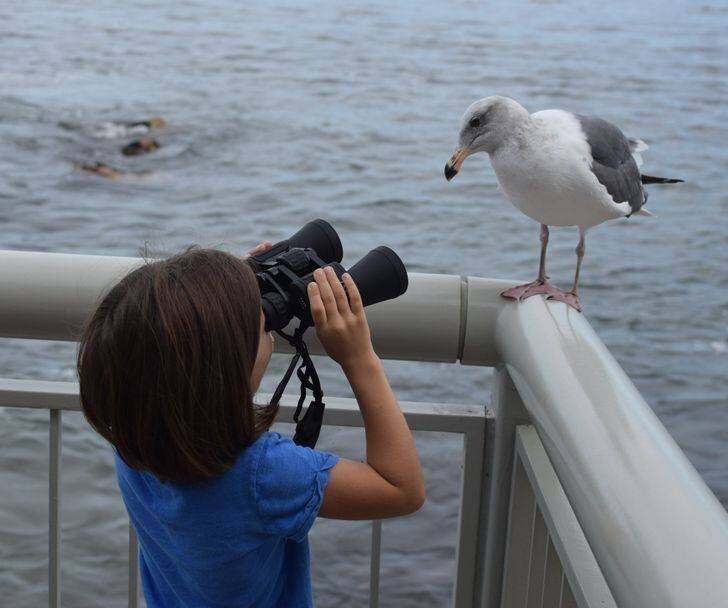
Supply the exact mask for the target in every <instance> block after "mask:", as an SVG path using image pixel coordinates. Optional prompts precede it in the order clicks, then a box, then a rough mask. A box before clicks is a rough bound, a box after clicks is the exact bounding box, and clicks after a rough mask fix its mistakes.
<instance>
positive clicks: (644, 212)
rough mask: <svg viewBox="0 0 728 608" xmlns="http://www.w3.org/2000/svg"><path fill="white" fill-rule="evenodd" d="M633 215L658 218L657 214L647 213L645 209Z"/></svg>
mask: <svg viewBox="0 0 728 608" xmlns="http://www.w3.org/2000/svg"><path fill="white" fill-rule="evenodd" d="M632 215H647V216H649V217H657V215H656V214H654V213H652V211H647V209H645V208H644V207H642V208H641V209H640V210H639V211H635V212H634V213H633V214H632Z"/></svg>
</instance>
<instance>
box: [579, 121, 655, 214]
mask: <svg viewBox="0 0 728 608" xmlns="http://www.w3.org/2000/svg"><path fill="white" fill-rule="evenodd" d="M576 118H577V120H578V121H579V123H580V124H581V128H582V130H583V131H584V135H585V136H586V141H587V143H588V144H589V147H590V148H591V153H592V158H593V159H594V161H593V162H592V167H591V169H592V172H593V173H594V175H596V177H597V179H598V180H599V182H600V183H601V184H602V185H604V187H605V188H606V189H607V192H609V195H610V196H611V197H612V199H613V200H614V202H615V203H623V202H625V201H626V202H628V203H629V206H630V207H631V208H632V213H636V212H637V211H639V210H640V208H641V207H642V205H644V204H645V201H646V200H647V196H646V192H645V190H644V189H643V188H642V182H641V181H640V170H639V167H638V166H637V162H636V161H635V159H634V158H633V156H632V150H631V149H630V148H631V146H630V142H629V140H628V139H627V138H626V137H625V136H624V134H623V133H622V131H620V130H619V129H618V128H617V127H616V126H614V125H613V124H612V123H610V122H607V121H606V120H603V119H601V118H597V117H595V116H581V115H579V114H577V115H576ZM635 147H636V146H635Z"/></svg>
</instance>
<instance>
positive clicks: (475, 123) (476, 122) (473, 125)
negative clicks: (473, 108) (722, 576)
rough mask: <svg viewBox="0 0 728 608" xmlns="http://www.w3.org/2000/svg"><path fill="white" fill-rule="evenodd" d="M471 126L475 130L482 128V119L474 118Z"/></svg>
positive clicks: (471, 120)
mask: <svg viewBox="0 0 728 608" xmlns="http://www.w3.org/2000/svg"><path fill="white" fill-rule="evenodd" d="M470 126H471V127H473V129H477V128H478V127H479V126H480V118H478V117H477V116H473V118H471V119H470Z"/></svg>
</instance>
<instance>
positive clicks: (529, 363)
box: [0, 251, 728, 608]
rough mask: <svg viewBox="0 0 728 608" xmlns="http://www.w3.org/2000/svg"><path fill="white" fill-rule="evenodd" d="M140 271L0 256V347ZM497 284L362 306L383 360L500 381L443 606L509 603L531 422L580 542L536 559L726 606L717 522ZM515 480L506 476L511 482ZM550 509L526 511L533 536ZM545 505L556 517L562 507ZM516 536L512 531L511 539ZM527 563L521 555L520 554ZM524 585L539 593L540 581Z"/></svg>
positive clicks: (718, 514)
mask: <svg viewBox="0 0 728 608" xmlns="http://www.w3.org/2000/svg"><path fill="white" fill-rule="evenodd" d="M140 263H141V260H139V259H135V258H112V257H104V256H85V255H72V254H47V253H35V252H17V251H13V252H7V251H6V252H2V251H0V285H2V291H1V292H0V336H6V337H20V338H43V339H60V340H73V339H75V338H76V337H77V335H78V331H79V329H80V327H81V324H82V322H83V319H84V318H85V317H86V315H87V314H88V313H89V311H90V310H91V308H92V306H93V305H94V303H95V302H96V301H97V300H98V298H99V297H100V296H101V295H102V294H103V293H104V291H105V290H106V289H108V288H110V287H111V286H112V285H113V284H114V283H115V282H116V281H117V280H118V279H119V278H120V277H121V276H123V274H125V273H126V272H128V271H129V270H130V269H132V268H134V267H135V266H136V265H138V264H140ZM510 284H512V283H511V282H506V281H496V280H492V279H481V278H476V277H457V276H446V275H425V274H410V287H409V289H408V291H407V293H406V294H405V295H404V296H402V297H401V298H398V299H397V300H394V301H390V302H385V303H382V304H378V305H375V306H372V307H370V308H369V309H368V317H369V321H370V325H371V328H372V338H373V341H374V346H375V348H376V350H377V352H378V353H379V354H380V356H382V357H385V358H395V359H408V360H413V361H445V362H457V361H459V362H460V363H463V364H466V365H478V366H496V368H497V369H496V375H495V382H494V387H493V395H492V397H491V402H490V408H491V409H492V412H493V420H492V423H489V424H487V425H486V434H485V444H484V445H483V444H482V443H481V444H480V446H479V447H478V448H477V449H479V450H480V451H481V453H482V454H484V462H483V460H481V462H480V463H479V464H477V463H475V461H474V460H472V461H470V460H468V459H467V458H466V459H465V463H464V465H465V471H464V478H468V479H476V478H477V475H480V474H481V473H483V472H484V474H483V475H482V476H481V477H480V478H479V482H478V483H476V484H473V485H469V484H464V485H463V495H462V500H461V522H460V532H459V537H460V538H461V539H465V538H466V537H467V538H473V539H474V540H473V541H472V542H470V541H467V542H465V541H463V542H461V543H460V544H459V546H458V568H457V578H458V580H457V581H456V593H455V595H456V597H455V604H456V605H457V606H470V605H474V606H492V607H496V606H501V605H504V606H505V605H520V604H519V602H518V601H515V600H514V601H513V602H511V601H510V599H509V596H508V595H507V594H506V593H505V588H504V586H503V581H504V578H506V577H507V576H511V575H510V574H509V570H508V569H507V568H504V556H505V553H506V547H507V546H515V545H513V544H512V543H511V541H512V538H511V537H510V536H509V534H508V526H507V522H508V521H509V513H511V518H510V519H511V520H512V521H514V522H515V521H516V519H514V518H515V517H516V515H513V511H512V510H511V508H510V507H511V505H512V504H513V503H512V500H511V487H512V486H513V471H514V468H513V466H514V465H513V463H514V454H517V455H518V458H520V462H521V466H523V467H526V464H525V461H524V460H523V457H524V454H525V453H524V452H515V451H514V450H515V446H516V445H517V444H516V438H517V436H518V435H519V432H518V431H517V427H518V426H520V425H531V426H532V427H533V429H534V432H535V433H536V435H537V436H538V439H539V441H540V442H541V443H542V446H543V450H544V454H545V455H546V460H547V461H548V462H549V466H551V467H552V468H553V471H554V475H553V476H552V478H553V479H557V480H558V484H559V487H560V488H562V489H563V496H564V497H565V500H566V503H567V504H568V510H569V511H570V512H573V520H571V521H572V523H573V522H576V524H578V528H579V529H580V530H581V531H582V532H583V537H584V542H583V543H581V545H580V544H579V543H576V544H575V543H574V542H572V540H573V539H571V538H570V537H567V538H564V537H562V534H561V533H560V532H559V530H560V529H561V528H558V527H554V528H553V529H552V528H549V527H548V526H546V528H547V529H548V533H549V536H548V538H551V539H553V542H552V543H551V544H548V543H547V546H548V547H552V548H553V550H554V551H555V552H556V553H557V554H558V555H559V558H560V560H561V562H562V563H564V560H566V561H567V562H568V561H569V560H568V556H565V555H562V554H561V552H560V550H559V547H561V551H565V552H567V553H570V552H572V551H577V553H578V551H579V549H578V547H579V546H584V544H585V545H586V546H588V547H589V548H590V550H591V551H592V553H593V557H594V563H595V564H596V565H597V566H598V570H599V572H600V574H601V576H602V577H603V579H604V581H605V584H606V587H607V589H608V591H609V592H610V593H611V595H612V597H613V599H614V601H615V602H616V603H617V605H619V606H626V607H631V606H634V607H640V608H643V607H652V606H655V607H658V606H659V607H660V608H662V607H683V606H701V607H710V606H716V607H717V606H721V605H723V602H724V600H725V598H726V597H728V577H725V576H724V569H725V564H726V563H728V516H727V515H726V512H725V510H724V509H723V508H722V506H721V505H720V503H718V501H717V500H716V499H715V497H714V496H713V494H712V493H711V492H710V490H709V489H708V488H707V486H706V485H705V483H704V482H703V480H702V479H701V478H700V476H699V475H698V474H697V472H696V471H695V469H694V468H693V467H692V465H691V464H690V463H689V462H688V460H687V459H686V457H685V456H684V454H683V453H682V452H681V451H680V449H679V448H678V447H677V445H676V444H675V442H674V441H673V440H672V438H671V437H670V436H669V434H668V433H667V432H666V431H665V429H664V427H663V426H662V425H661V424H660V422H659V420H658V419H657V418H656V416H655V415H654V414H653V412H652V410H651V409H650V408H649V406H648V405H647V404H646V403H645V401H644V399H643V398H642V397H641V395H640V394H639V392H638V391H637V389H636V388H635V387H634V385H633V384H632V382H631V381H630V380H629V378H628V377H627V375H626V374H625V373H624V371H623V370H622V369H621V368H620V367H619V365H618V363H617V362H616V361H615V359H614V357H612V355H611V354H610V353H609V351H608V350H607V349H606V347H605V346H604V344H602V342H601V341H600V340H599V338H598V337H597V336H596V334H595V333H594V331H593V330H592V328H591V327H590V325H589V324H588V322H587V321H586V319H585V317H584V315H582V314H580V313H577V312H576V311H574V310H573V309H570V308H567V307H565V306H564V305H563V304H561V303H557V302H546V301H545V300H543V299H542V298H531V299H529V300H527V301H525V302H522V303H518V304H515V303H511V302H506V301H504V300H503V299H502V298H500V296H499V293H500V291H501V290H502V289H503V288H504V287H505V286H506V285H510ZM423 327H426V328H427V331H423ZM307 338H308V342H309V345H310V348H311V351H312V352H314V353H321V352H322V350H321V347H320V345H319V344H318V343H317V341H316V339H315V335H313V334H311V335H310V336H307ZM483 400H484V401H485V399H483ZM31 401H32V398H31ZM342 403H343V402H342ZM43 407H48V406H47V405H45V406H43ZM51 407H52V406H51ZM347 407H350V408H353V407H355V406H354V405H352V404H350V405H349V406H347ZM345 410H346V408H344V409H343V410H337V409H336V408H334V409H332V410H331V411H329V412H328V413H327V417H326V423H327V424H340V423H341V422H337V420H339V421H340V420H342V419H344V420H346V419H349V417H350V416H351V415H352V414H351V413H349V414H344V413H343V412H344V411H345ZM438 411H439V412H440V413H441V414H443V415H441V416H439V417H437V422H438V426H439V425H444V426H446V427H450V426H451V425H452V424H453V422H452V418H451V416H449V415H447V413H448V412H449V411H450V406H448V407H447V408H442V411H440V410H438ZM408 416H410V417H412V416H415V418H417V416H416V415H415V414H413V413H409V414H408ZM342 417H343V418H342ZM413 420H414V419H412V418H411V420H410V422H411V424H412V423H413ZM431 420H434V418H431ZM344 424H346V423H345V422H344ZM456 426H457V425H456ZM415 428H416V427H415ZM433 430H446V429H439V428H438V429H433ZM454 432H460V431H457V430H456V431H454ZM465 435H466V451H467V449H468V447H467V444H468V438H467V434H465ZM472 449H473V450H476V448H472ZM473 453H476V452H473ZM468 462H470V464H468ZM517 462H519V461H518V460H517ZM518 471H519V469H518V467H516V472H517V476H518V475H521V478H522V477H523V475H522V474H520V473H518ZM524 471H525V473H526V474H527V473H528V470H527V469H524ZM474 476H475V477H474ZM527 476H528V475H527ZM529 483H530V485H531V486H533V487H534V490H533V493H534V497H535V498H534V500H537V501H538V500H539V499H538V497H539V496H541V497H542V500H545V499H544V498H543V497H544V496H547V495H549V494H548V492H546V491H544V490H540V489H539V488H538V487H536V486H537V485H538V483H539V478H538V477H537V476H530V477H529ZM534 484H536V486H534ZM549 496H550V495H549ZM534 504H535V503H534ZM549 504H552V503H549ZM549 504H544V505H542V504H541V503H540V502H539V509H538V512H539V513H540V517H542V518H543V520H544V522H543V523H544V525H546V524H548V517H549V516H548V513H549ZM555 504H558V505H560V506H559V507H558V510H560V511H565V510H567V509H566V507H567V504H565V503H564V501H563V500H562V501H557V502H556V503H555ZM515 506H517V505H514V507H515ZM535 512H536V511H534V513H535ZM534 517H535V516H534ZM535 521H537V522H538V521H540V520H538V518H536V520H535ZM556 521H557V519H556V518H552V523H553V522H556ZM558 521H560V520H558ZM554 525H555V524H554ZM534 526H535V524H533V525H531V528H530V529H531V530H532V533H531V536H530V541H529V542H531V543H532V545H533V543H535V542H537V543H541V542H542V541H543V534H544V526H542V525H541V523H538V525H537V526H536V527H534ZM518 529H520V526H517V525H515V524H514V525H513V526H511V532H514V531H515V530H518ZM566 529H568V530H570V529H572V528H570V527H567V528H566ZM534 530H535V535H534V532H533V531H534ZM376 542H377V541H376V539H374V540H373V546H376ZM509 543H511V545H509ZM534 546H535V545H534ZM538 553H539V551H538V550H537V551H536V554H538ZM528 558H529V560H531V559H532V558H533V547H531V553H529V555H528ZM533 559H536V558H533ZM549 564H551V566H550V567H551V570H549V571H548V573H552V574H553V562H552V561H548V560H547V562H546V565H547V566H549ZM534 568H535V569H531V570H528V571H527V572H528V576H529V577H531V574H532V572H538V571H539V566H538V564H537V563H536V562H535V561H534ZM570 572H571V574H570ZM579 572H580V570H579V569H572V571H570V570H569V567H568V565H567V566H564V573H565V575H566V580H567V581H568V583H569V584H568V586H562V589H563V590H564V591H560V593H561V594H562V597H561V598H560V599H559V601H560V602H561V603H564V602H565V603H566V604H567V605H568V603H569V602H570V601H571V600H572V596H573V600H574V601H575V602H576V603H577V604H578V605H580V606H584V605H601V604H594V603H593V602H597V601H598V599H597V598H598V597H600V596H599V595H598V594H597V595H594V593H597V592H598V590H599V585H597V586H596V587H594V586H593V585H591V584H588V583H580V582H579V581H578V580H572V579H573V578H574V577H578V573H579ZM504 574H505V575H506V577H504ZM546 574H547V572H544V574H543V576H544V577H546ZM535 576H541V575H535ZM529 580H530V581H533V584H534V585H536V586H537V584H536V580H537V579H533V578H529ZM544 580H546V579H544ZM548 580H549V581H551V580H552V579H551V578H549V579H548ZM529 584H530V583H529ZM549 589H551V587H549ZM502 592H504V594H503V596H501V594H502ZM564 594H565V595H564ZM569 594H572V595H569ZM580 594H581V595H580ZM531 597H536V595H532V596H531ZM548 597H551V595H549V596H548ZM544 605H546V604H544Z"/></svg>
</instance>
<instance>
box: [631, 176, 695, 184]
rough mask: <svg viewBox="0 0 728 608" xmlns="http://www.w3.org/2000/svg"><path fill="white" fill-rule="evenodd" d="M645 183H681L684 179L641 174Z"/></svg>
mask: <svg viewBox="0 0 728 608" xmlns="http://www.w3.org/2000/svg"><path fill="white" fill-rule="evenodd" d="M640 179H641V180H642V183H643V184H680V183H682V182H684V181H685V180H684V179H675V178H672V177H654V176H652V175H644V174H642V175H640Z"/></svg>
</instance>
